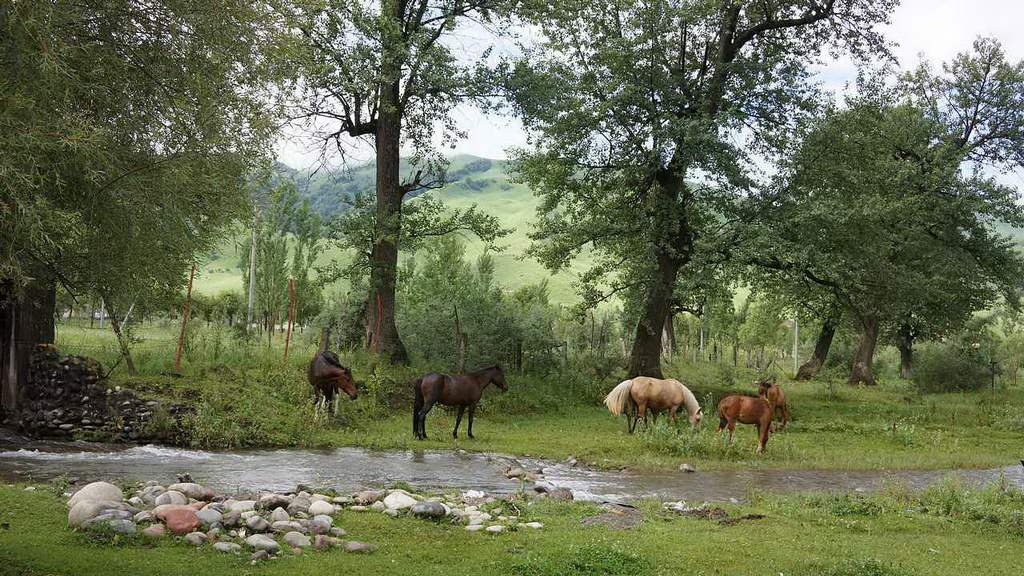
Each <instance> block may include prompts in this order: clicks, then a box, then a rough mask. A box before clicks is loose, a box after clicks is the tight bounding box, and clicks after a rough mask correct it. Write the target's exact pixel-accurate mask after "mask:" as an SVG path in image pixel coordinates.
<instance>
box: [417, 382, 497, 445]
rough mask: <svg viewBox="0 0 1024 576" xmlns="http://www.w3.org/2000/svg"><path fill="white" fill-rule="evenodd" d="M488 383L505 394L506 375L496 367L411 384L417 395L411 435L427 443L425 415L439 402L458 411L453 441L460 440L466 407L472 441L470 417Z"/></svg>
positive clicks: (471, 418) (471, 417)
mask: <svg viewBox="0 0 1024 576" xmlns="http://www.w3.org/2000/svg"><path fill="white" fill-rule="evenodd" d="M491 382H494V384H495V385H496V386H497V387H498V388H501V389H502V391H505V390H508V384H506V383H505V373H504V372H503V371H502V370H501V366H498V365H497V364H495V365H493V366H487V367H486V368H481V369H479V370H477V371H475V372H470V373H469V374H457V375H455V376H449V375H447V374H438V373H437V372H431V373H429V374H425V375H424V376H423V377H422V378H417V379H416V382H415V383H414V384H413V388H414V389H415V392H416V400H415V403H414V404H413V407H412V433H413V435H415V436H416V438H418V439H420V440H426V439H427V413H429V412H430V409H431V408H433V407H434V403H435V402H440V403H441V404H443V405H445V406H458V407H459V412H458V415H457V416H456V417H455V430H452V438H458V437H459V424H461V423H462V413H463V411H465V409H466V407H467V406H468V407H469V437H470V438H473V414H474V413H475V412H476V405H477V403H479V402H480V396H481V395H482V394H483V392H484V388H486V387H487V385H488V384H490V383H491Z"/></svg>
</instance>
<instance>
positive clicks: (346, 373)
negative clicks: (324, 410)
mask: <svg viewBox="0 0 1024 576" xmlns="http://www.w3.org/2000/svg"><path fill="white" fill-rule="evenodd" d="M337 389H338V390H341V391H342V392H344V393H345V394H348V397H349V398H351V399H352V400H355V399H356V397H358V396H359V393H358V392H356V383H355V382H354V381H353V380H352V370H351V369H350V368H346V367H344V366H342V367H341V369H340V370H338V383H337Z"/></svg>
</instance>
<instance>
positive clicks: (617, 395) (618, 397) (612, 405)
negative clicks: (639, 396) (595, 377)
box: [604, 380, 633, 416]
mask: <svg viewBox="0 0 1024 576" xmlns="http://www.w3.org/2000/svg"><path fill="white" fill-rule="evenodd" d="M632 387H633V381H632V380H623V381H622V382H620V383H619V385H618V386H616V387H615V388H612V391H611V392H609V393H608V395H607V396H605V397H604V405H605V406H607V407H608V411H609V412H611V413H612V414H615V415H616V416H618V415H619V414H622V413H623V412H624V411H626V410H627V409H628V408H629V406H630V404H632V402H633V398H632V397H631V396H630V394H629V391H630V389H631V388H632Z"/></svg>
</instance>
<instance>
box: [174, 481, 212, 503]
mask: <svg viewBox="0 0 1024 576" xmlns="http://www.w3.org/2000/svg"><path fill="white" fill-rule="evenodd" d="M167 489H168V490H174V491H175V492H181V493H182V494H184V495H185V496H188V497H189V498H195V499H196V500H210V499H211V498H213V496H214V494H213V490H210V489H209V488H207V487H205V486H202V485H200V484H196V483H195V482H180V483H178V484H171V485H170V486H168V487H167Z"/></svg>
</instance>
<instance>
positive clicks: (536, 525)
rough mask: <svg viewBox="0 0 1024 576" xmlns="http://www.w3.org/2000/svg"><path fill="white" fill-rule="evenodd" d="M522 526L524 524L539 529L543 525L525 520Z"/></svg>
mask: <svg viewBox="0 0 1024 576" xmlns="http://www.w3.org/2000/svg"><path fill="white" fill-rule="evenodd" d="M523 526H526V527H527V528H533V529H534V530H540V529H541V528H543V527H544V525H543V524H541V523H540V522H527V523H525V524H523Z"/></svg>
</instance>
